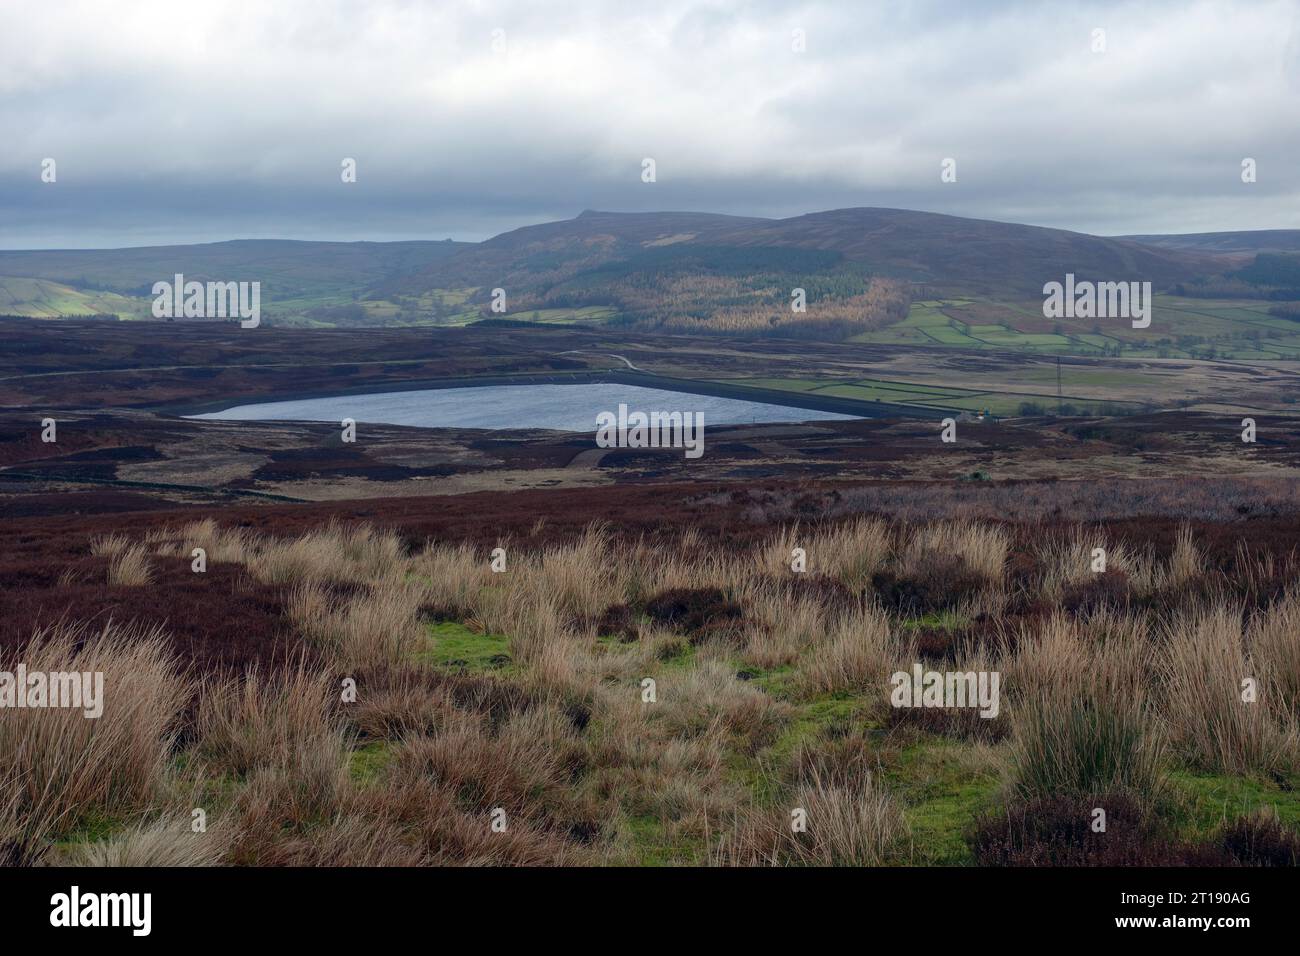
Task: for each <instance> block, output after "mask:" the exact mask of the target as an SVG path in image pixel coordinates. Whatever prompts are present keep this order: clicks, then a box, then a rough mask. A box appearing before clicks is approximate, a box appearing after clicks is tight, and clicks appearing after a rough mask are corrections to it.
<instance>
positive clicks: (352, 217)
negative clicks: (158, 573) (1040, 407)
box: [0, 0, 1300, 249]
mask: <svg viewBox="0 0 1300 956" xmlns="http://www.w3.org/2000/svg"><path fill="white" fill-rule="evenodd" d="M0 24H3V29H0V248H7V249H20V248H61V247H62V248H69V247H71V248H90V247H114V246H138V245H153V244H165V243H186V242H208V241H217V240H223V239H235V238H272V237H274V238H292V239H333V240H376V241H378V240H394V239H443V238H447V237H451V238H455V239H464V240H481V239H485V238H488V237H490V236H492V235H495V234H497V233H500V232H503V231H506V230H508V229H512V228H516V227H519V226H523V225H528V224H532V223H537V222H544V221H548V220H554V219H567V218H570V217H572V216H575V215H577V214H578V213H579V212H581V211H582V210H584V209H601V210H616V211H649V210H670V209H671V210H696V211H708V212H722V213H734V214H739V215H756V216H773V217H780V216H792V215H800V214H802V213H806V212H813V211H817V210H823V209H833V208H839V207H846V206H892V207H901V208H907V209H921V210H928V211H933V212H943V213H950V214H954V215H964V216H975V217H980V218H989V219H999V220H1006V221H1014V222H1025V223H1032V224H1035V225H1044V226H1055V227H1059V228H1066V229H1076V230H1080V231H1085V232H1093V233H1098V234H1104V235H1121V234H1129V233H1151V232H1203V231H1218V230H1235V229H1268V228H1300V3H1298V2H1297V0H1257V2H1227V0H1217V2H1182V3H1174V2H1168V3H1165V2H1155V0H1153V2H1129V3H1102V2H1098V3H1086V2H1077V0H1076V2H1073V3H1060V4H1056V3H1052V2H992V0H987V2H986V0H945V2H938V0H935V2H906V0H895V2H870V0H859V2H849V0H841V2H836V3H800V2H778V0H750V2H744V0H711V2H698V0H654V2H647V3H642V2H637V0H564V2H551V0H482V2H415V0H370V2H352V0H277V2H275V3H273V4H272V3H263V2H227V0H162V2H154V0H118V2H115V3H105V2H102V0H84V2H79V0H41V2H40V3H32V2H30V0H0ZM347 159H351V160H354V161H355V164H356V181H355V182H344V181H343V176H342V170H343V164H344V160H347ZM646 159H653V160H654V164H655V167H654V171H655V178H654V181H653V182H645V181H643V168H644V161H645V160H646ZM1246 159H1252V160H1254V166H1255V181H1254V182H1243V181H1242V163H1243V160H1246ZM46 160H53V161H54V165H53V174H54V175H53V180H54V181H53V182H48V181H45V179H48V178H50V177H49V173H48V169H49V165H48V164H47V163H46ZM945 160H953V161H954V164H953V165H952V166H951V167H950V168H952V169H954V170H955V181H948V182H945V181H943V177H942V176H941V173H942V171H943V168H944V167H943V164H944V161H945ZM949 178H950V179H952V178H953V177H951V176H950V177H949Z"/></svg>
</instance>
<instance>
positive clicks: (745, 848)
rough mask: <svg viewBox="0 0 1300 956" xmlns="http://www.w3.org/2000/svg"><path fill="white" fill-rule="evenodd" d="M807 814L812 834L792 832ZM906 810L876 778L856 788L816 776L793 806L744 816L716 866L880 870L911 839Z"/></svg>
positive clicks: (717, 854) (715, 856)
mask: <svg viewBox="0 0 1300 956" xmlns="http://www.w3.org/2000/svg"><path fill="white" fill-rule="evenodd" d="M799 811H802V814H803V815H804V817H805V819H806V829H804V830H802V831H796V830H795V828H794V827H792V825H791V823H792V819H793V818H792V813H793V812H799ZM907 833H908V828H907V822H906V820H905V818H904V816H903V811H902V808H901V807H900V806H899V805H898V802H897V801H896V800H895V799H894V798H893V797H892V795H890V794H889V792H888V791H887V790H885V788H884V787H883V786H881V785H880V784H879V783H877V782H876V781H875V778H874V776H873V775H872V774H870V773H867V774H863V775H862V776H860V777H859V778H858V779H857V780H855V781H853V783H852V784H851V785H850V784H846V783H843V782H834V783H833V782H830V781H828V780H827V779H825V778H823V777H821V776H820V775H817V774H814V775H813V777H812V779H811V780H809V781H808V782H807V783H805V784H803V785H802V786H801V787H799V789H798V790H797V791H796V792H795V794H794V795H793V797H792V799H791V806H790V807H782V808H780V809H771V810H751V811H749V812H747V813H743V814H740V815H739V816H738V817H737V819H736V822H735V824H734V826H733V828H732V830H731V832H730V833H728V834H726V835H725V836H724V837H723V839H722V840H721V841H720V843H719V845H718V846H717V847H716V848H715V849H714V850H713V851H712V853H711V858H710V862H711V863H712V864H713V865H715V866H879V865H881V864H882V863H883V862H885V860H886V855H887V853H888V852H889V850H890V848H891V847H892V846H894V845H895V844H896V843H898V842H899V841H900V840H902V839H904V838H905V837H906V836H907Z"/></svg>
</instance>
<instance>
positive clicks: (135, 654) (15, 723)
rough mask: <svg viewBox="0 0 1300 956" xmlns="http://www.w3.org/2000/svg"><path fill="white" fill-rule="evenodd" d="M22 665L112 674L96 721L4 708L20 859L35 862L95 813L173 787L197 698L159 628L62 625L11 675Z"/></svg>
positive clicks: (58, 710)
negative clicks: (48, 842)
mask: <svg viewBox="0 0 1300 956" xmlns="http://www.w3.org/2000/svg"><path fill="white" fill-rule="evenodd" d="M19 660H21V661H22V662H23V663H24V664H26V666H27V670H28V673H35V672H46V673H50V672H68V673H79V672H89V673H92V674H95V673H101V674H103V694H102V699H101V701H100V704H102V707H103V712H102V714H101V715H100V716H98V717H96V718H93V719H90V718H87V717H86V716H84V713H85V712H84V710H83V709H80V708H71V707H40V708H21V709H20V708H13V707H4V708H0V781H3V782H4V784H5V793H6V795H7V797H8V800H9V802H10V810H11V811H12V819H11V822H10V824H9V825H8V828H10V829H12V830H13V832H12V833H11V835H10V839H11V841H12V843H11V845H12V846H14V847H16V848H17V849H16V850H14V851H11V852H13V853H15V854H16V855H17V856H18V857H19V858H29V859H30V858H34V855H37V854H39V851H40V848H41V846H42V843H43V841H44V840H45V839H46V838H47V837H48V836H49V835H51V834H53V833H57V832H59V831H61V830H63V829H65V828H66V827H67V826H69V825H72V824H74V823H75V822H76V821H77V820H78V819H79V818H81V817H84V816H85V815H86V814H90V813H96V812H98V813H102V814H105V815H113V814H119V813H123V812H129V811H134V810H139V809H141V808H143V807H146V806H148V805H149V803H150V802H151V801H152V800H153V799H154V798H155V796H156V795H157V794H158V793H160V792H161V790H162V789H163V787H164V784H165V776H166V772H167V766H168V755H169V753H170V751H171V748H172V744H173V741H174V736H175V733H176V729H177V723H178V720H179V717H180V713H181V710H182V708H183V707H184V705H185V702H186V700H187V699H188V698H189V690H188V687H187V685H186V683H185V682H184V680H183V679H182V678H181V677H180V676H179V675H178V673H177V667H176V661H175V659H174V657H173V655H172V653H171V652H170V650H169V649H168V647H167V642H166V639H165V637H164V636H163V633H162V631H161V630H160V629H157V628H150V629H144V628H139V627H134V626H130V627H123V626H119V625H116V624H113V623H112V622H110V623H108V624H106V625H104V626H103V628H102V629H100V630H98V631H92V630H90V628H89V626H87V625H84V624H78V625H68V624H60V625H57V626H55V627H52V628H47V629H43V630H40V631H37V632H36V633H35V634H34V635H33V636H32V639H31V641H30V642H29V643H28V644H27V645H26V646H25V647H24V648H23V651H22V654H21V657H17V656H13V657H11V658H10V659H8V660H6V661H5V666H4V669H5V670H8V671H11V672H12V671H13V670H14V668H15V667H16V665H17V663H18V661H19Z"/></svg>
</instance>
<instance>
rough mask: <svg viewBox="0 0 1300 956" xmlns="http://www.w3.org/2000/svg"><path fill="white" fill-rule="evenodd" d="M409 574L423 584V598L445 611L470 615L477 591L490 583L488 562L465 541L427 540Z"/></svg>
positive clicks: (477, 598)
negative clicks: (452, 543) (456, 543)
mask: <svg viewBox="0 0 1300 956" xmlns="http://www.w3.org/2000/svg"><path fill="white" fill-rule="evenodd" d="M411 571H412V574H413V575H414V576H415V579H416V580H418V581H419V582H420V583H421V584H423V585H424V591H425V600H426V601H427V602H428V603H430V604H432V605H433V606H435V607H437V608H439V609H441V610H443V611H444V612H446V613H450V614H455V615H458V616H462V617H464V616H469V615H470V614H472V613H473V609H474V608H475V606H476V605H477V604H478V601H479V593H480V592H481V591H482V590H483V588H485V587H489V586H491V584H492V577H493V574H492V569H491V566H490V565H489V564H488V562H487V561H486V560H484V559H482V558H481V557H479V556H477V555H476V554H475V553H474V548H473V547H471V546H470V545H468V544H458V545H448V544H435V543H433V542H430V543H429V544H428V545H426V546H425V548H424V550H422V551H421V552H420V553H419V554H417V555H416V556H415V558H414V560H413V562H412V567H411Z"/></svg>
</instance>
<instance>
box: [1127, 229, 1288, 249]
mask: <svg viewBox="0 0 1300 956" xmlns="http://www.w3.org/2000/svg"><path fill="white" fill-rule="evenodd" d="M1117 238H1119V239H1122V240H1125V241H1128V242H1140V243H1142V244H1144V245H1149V246H1160V247H1161V248H1163V249H1186V250H1190V251H1193V252H1209V253H1217V254H1234V253H1237V254H1244V253H1259V252H1300V229H1256V230H1252V231H1246V232H1193V233H1187V234H1186V235H1172V236H1119V237H1117Z"/></svg>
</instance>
